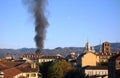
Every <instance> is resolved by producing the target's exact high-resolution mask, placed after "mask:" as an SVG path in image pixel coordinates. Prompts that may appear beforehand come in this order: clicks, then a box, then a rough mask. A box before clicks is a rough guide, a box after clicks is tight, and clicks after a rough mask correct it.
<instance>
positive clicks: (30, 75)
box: [13, 72, 38, 78]
mask: <svg viewBox="0 0 120 78" xmlns="http://www.w3.org/2000/svg"><path fill="white" fill-rule="evenodd" d="M20 77H25V78H38V73H37V72H22V73H19V74H17V75H16V76H14V77H13V78H20Z"/></svg>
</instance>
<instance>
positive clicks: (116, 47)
mask: <svg viewBox="0 0 120 78" xmlns="http://www.w3.org/2000/svg"><path fill="white" fill-rule="evenodd" d="M94 48H95V51H96V52H99V48H100V45H97V46H94ZM84 49H85V47H64V48H62V47H57V48H55V49H43V51H42V52H43V53H44V54H45V55H56V54H58V53H59V54H61V55H63V56H66V55H68V54H70V52H72V51H75V52H76V53H79V54H80V53H82V52H83V51H84ZM111 51H112V52H116V51H120V43H111ZM34 52H35V48H21V49H0V58H1V57H4V56H9V55H10V56H12V55H14V56H15V55H22V54H25V53H34Z"/></svg>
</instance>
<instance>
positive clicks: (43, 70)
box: [39, 62, 52, 78]
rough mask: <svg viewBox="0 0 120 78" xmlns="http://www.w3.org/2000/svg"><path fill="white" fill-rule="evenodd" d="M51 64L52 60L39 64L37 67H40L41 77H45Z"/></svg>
mask: <svg viewBox="0 0 120 78" xmlns="http://www.w3.org/2000/svg"><path fill="white" fill-rule="evenodd" d="M51 64H52V62H44V63H40V64H39V68H40V69H39V70H40V73H41V74H42V78H47V74H48V68H49V67H50V65H51Z"/></svg>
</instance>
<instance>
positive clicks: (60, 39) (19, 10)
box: [0, 0, 120, 48]
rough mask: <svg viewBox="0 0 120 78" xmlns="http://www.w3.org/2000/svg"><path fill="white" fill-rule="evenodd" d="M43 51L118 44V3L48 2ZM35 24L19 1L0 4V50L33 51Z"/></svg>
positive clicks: (108, 0)
mask: <svg viewBox="0 0 120 78" xmlns="http://www.w3.org/2000/svg"><path fill="white" fill-rule="evenodd" d="M46 8H47V10H46V16H47V18H48V22H49V26H48V28H47V34H46V40H45V45H44V48H56V47H83V46H85V43H86V42H87V40H89V42H90V43H91V45H93V46H94V45H98V44H100V40H101V41H102V42H104V41H109V42H120V36H119V34H120V0H48V5H47V6H46ZM34 36H35V31H34V20H33V17H32V15H31V14H30V13H28V10H27V8H26V7H25V6H24V5H23V4H22V0H0V48H23V47H28V48H32V47H35V42H34Z"/></svg>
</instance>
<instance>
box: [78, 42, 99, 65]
mask: <svg viewBox="0 0 120 78" xmlns="http://www.w3.org/2000/svg"><path fill="white" fill-rule="evenodd" d="M78 62H79V64H80V65H81V67H85V66H96V65H97V63H98V62H99V58H98V57H97V56H96V54H95V50H94V48H93V47H92V48H91V47H90V44H89V42H87V43H86V49H85V52H84V53H83V54H81V55H80V56H79V57H78Z"/></svg>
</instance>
